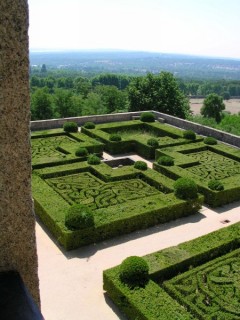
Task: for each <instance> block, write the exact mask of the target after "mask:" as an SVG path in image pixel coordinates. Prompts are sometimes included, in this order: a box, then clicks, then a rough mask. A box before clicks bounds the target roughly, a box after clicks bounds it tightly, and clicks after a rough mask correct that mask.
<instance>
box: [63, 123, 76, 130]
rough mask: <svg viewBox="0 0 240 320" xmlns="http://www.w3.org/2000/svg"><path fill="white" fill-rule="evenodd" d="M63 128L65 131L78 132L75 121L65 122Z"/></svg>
mask: <svg viewBox="0 0 240 320" xmlns="http://www.w3.org/2000/svg"><path fill="white" fill-rule="evenodd" d="M63 130H64V131H65V132H78V125H77V123H76V122H65V123H64V125H63Z"/></svg>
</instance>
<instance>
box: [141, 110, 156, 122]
mask: <svg viewBox="0 0 240 320" xmlns="http://www.w3.org/2000/svg"><path fill="white" fill-rule="evenodd" d="M140 120H141V121H142V122H154V121H155V116H154V114H153V113H152V112H143V113H141V115H140Z"/></svg>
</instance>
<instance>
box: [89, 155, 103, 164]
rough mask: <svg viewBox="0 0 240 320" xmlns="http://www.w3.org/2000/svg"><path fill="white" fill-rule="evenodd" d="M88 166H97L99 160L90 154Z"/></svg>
mask: <svg viewBox="0 0 240 320" xmlns="http://www.w3.org/2000/svg"><path fill="white" fill-rule="evenodd" d="M87 162H88V164H99V163H100V162H101V160H100V158H99V157H98V156H96V155H95V154H90V155H89V156H88V160H87Z"/></svg>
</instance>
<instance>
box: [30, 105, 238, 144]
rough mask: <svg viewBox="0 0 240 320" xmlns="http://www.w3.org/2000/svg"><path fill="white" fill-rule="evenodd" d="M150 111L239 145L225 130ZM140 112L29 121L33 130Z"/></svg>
mask: <svg viewBox="0 0 240 320" xmlns="http://www.w3.org/2000/svg"><path fill="white" fill-rule="evenodd" d="M151 112H153V113H154V115H155V118H156V119H158V118H161V119H164V120H165V122H166V123H168V124H170V125H173V126H176V127H179V128H182V129H186V130H193V131H194V132H196V133H197V134H200V135H204V136H212V137H214V138H216V139H217V140H220V141H223V142H225V143H229V144H231V145H233V146H236V147H240V137H239V136H236V135H233V134H230V133H227V132H223V131H220V130H217V129H213V128H210V127H206V126H203V125H201V124H198V123H194V122H191V121H187V120H183V119H180V118H176V117H173V116H170V115H168V114H165V113H161V112H157V111H151ZM141 113H142V111H138V112H126V113H115V114H105V115H94V116H84V117H73V118H62V119H50V120H37V121H31V130H33V131H34V130H45V129H52V128H61V127H62V126H63V124H64V122H66V121H75V122H77V123H78V125H79V126H81V125H83V124H84V123H85V122H87V121H92V122H95V123H107V122H116V121H128V120H132V119H133V117H138V116H140V115H141Z"/></svg>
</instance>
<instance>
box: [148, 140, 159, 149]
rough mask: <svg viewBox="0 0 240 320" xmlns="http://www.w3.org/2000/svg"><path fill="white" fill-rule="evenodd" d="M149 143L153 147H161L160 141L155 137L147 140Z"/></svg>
mask: <svg viewBox="0 0 240 320" xmlns="http://www.w3.org/2000/svg"><path fill="white" fill-rule="evenodd" d="M147 145H148V146H150V147H153V148H158V147H159V142H158V140H157V139H155V138H150V139H148V141H147Z"/></svg>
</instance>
